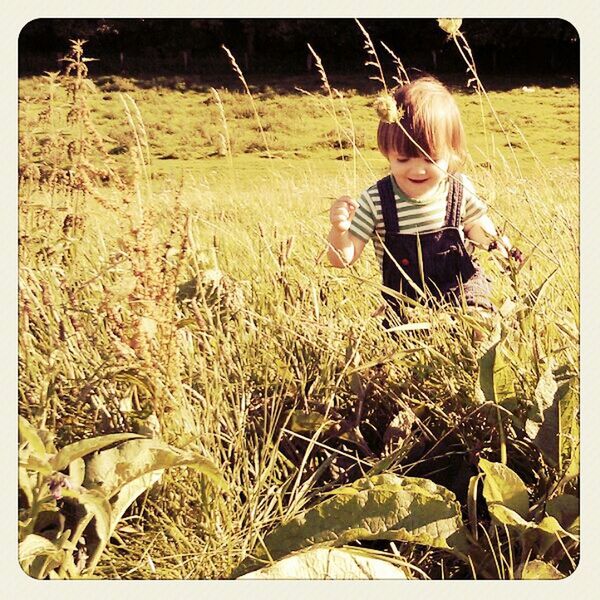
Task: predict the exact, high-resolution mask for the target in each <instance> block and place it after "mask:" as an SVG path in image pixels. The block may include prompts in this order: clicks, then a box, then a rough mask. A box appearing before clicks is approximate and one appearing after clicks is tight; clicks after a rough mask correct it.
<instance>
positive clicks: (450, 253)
mask: <svg viewBox="0 0 600 600" xmlns="http://www.w3.org/2000/svg"><path fill="white" fill-rule="evenodd" d="M448 187H449V189H448V197H447V201H446V217H445V219H444V226H443V227H442V228H440V229H436V230H434V231H428V232H425V233H420V234H408V233H399V227H398V212H397V210H396V201H395V199H394V190H393V188H392V181H391V176H388V177H384V178H383V179H381V180H379V181H378V182H377V189H378V191H379V197H380V198H381V208H382V212H383V221H384V223H385V231H386V234H385V239H384V244H385V248H384V254H383V285H384V286H385V287H387V288H391V289H392V290H395V291H399V292H401V293H402V294H404V295H405V296H408V297H409V298H412V299H421V298H423V296H421V294H419V293H418V292H417V291H416V290H415V289H414V287H413V286H412V285H411V284H410V282H409V281H408V279H407V277H406V276H408V277H409V278H410V279H411V280H412V282H413V284H415V285H416V286H418V288H419V289H420V290H422V291H424V292H425V297H424V298H425V301H428V300H429V301H431V298H434V299H436V300H438V301H440V300H441V301H443V302H444V301H445V302H450V303H452V304H455V305H459V304H461V303H462V301H463V300H462V299H463V297H464V301H465V303H466V304H467V306H477V307H480V308H483V309H486V310H493V306H492V304H491V303H490V300H489V296H490V293H491V285H490V281H489V279H488V278H487V277H486V276H485V274H484V272H483V270H482V269H481V267H480V266H479V265H478V264H477V263H476V262H475V261H474V260H473V259H472V258H471V256H470V255H469V253H468V252H467V250H466V248H465V245H464V242H463V240H462V238H461V236H460V232H459V226H460V209H461V204H462V199H463V185H462V183H460V182H459V181H456V180H455V179H454V178H450V180H449V186H448ZM390 254H391V256H390ZM396 263H397V264H398V265H399V266H400V268H401V269H402V271H404V273H402V271H401V270H400V269H399V268H398V266H397V265H396ZM383 296H384V298H385V299H386V301H387V302H388V304H389V305H390V306H391V307H392V308H393V309H394V311H395V312H396V313H398V314H399V313H400V310H399V301H398V299H396V298H394V297H392V296H391V295H390V294H386V293H385V292H384V293H383Z"/></svg>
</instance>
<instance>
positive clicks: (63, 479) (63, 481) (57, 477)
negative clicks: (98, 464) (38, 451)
mask: <svg viewBox="0 0 600 600" xmlns="http://www.w3.org/2000/svg"><path fill="white" fill-rule="evenodd" d="M71 487H73V486H72V485H71V482H70V481H69V478H68V477H67V476H66V475H63V474H62V473H54V475H52V476H51V477H50V478H49V479H48V488H49V489H50V494H52V497H53V498H54V499H55V500H60V499H61V498H62V489H63V488H67V489H71Z"/></svg>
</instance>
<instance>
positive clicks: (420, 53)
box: [19, 18, 579, 77]
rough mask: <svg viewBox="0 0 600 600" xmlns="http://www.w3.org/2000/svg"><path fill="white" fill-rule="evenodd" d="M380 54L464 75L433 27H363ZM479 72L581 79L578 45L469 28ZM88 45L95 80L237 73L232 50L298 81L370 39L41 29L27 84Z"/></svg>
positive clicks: (359, 50) (246, 63) (120, 27)
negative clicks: (317, 63)
mask: <svg viewBox="0 0 600 600" xmlns="http://www.w3.org/2000/svg"><path fill="white" fill-rule="evenodd" d="M361 24H362V25H363V27H364V28H365V29H366V30H367V31H368V33H369V35H370V36H371V38H372V40H373V41H374V42H375V43H376V45H377V47H378V52H379V51H380V57H381V58H382V61H386V60H387V61H388V62H390V63H391V62H392V58H391V57H390V56H389V55H388V54H387V53H386V51H385V50H384V49H383V47H382V46H381V45H380V44H379V43H380V42H383V43H385V44H386V45H387V46H388V47H389V48H390V49H391V50H392V51H393V52H394V53H395V54H396V55H397V56H399V57H400V58H401V60H402V61H403V63H404V64H405V65H410V66H412V67H415V68H422V69H426V70H427V69H434V70H436V71H447V72H452V71H458V70H464V63H463V62H462V60H461V58H460V56H458V53H457V52H456V49H455V48H454V45H453V44H451V43H449V42H448V36H447V34H445V33H444V32H443V31H442V30H441V29H440V28H439V27H438V24H437V21H436V20H435V19H432V18H420V19H391V18H379V19H361ZM461 30H462V31H463V33H464V35H465V36H466V38H467V40H468V41H469V44H470V46H471V48H472V49H473V52H474V54H475V57H476V62H477V64H478V66H479V69H480V71H484V72H491V73H494V74H498V75H506V74H512V73H515V72H535V73H553V74H556V73H563V74H568V75H571V76H573V77H576V76H577V74H578V71H579V36H578V34H577V31H576V29H575V28H574V27H573V25H571V24H570V23H569V22H568V21H565V20H562V19H546V18H545V19H540V18H519V19H515V18H513V19H505V18H502V19H500V18H498V19H464V20H463V24H462V27H461ZM75 38H79V39H86V40H88V45H87V48H86V51H87V53H88V54H89V55H90V56H93V57H95V58H98V59H99V60H100V63H99V64H98V65H95V67H94V70H95V71H96V72H105V73H108V72H127V73H131V74H134V73H136V72H146V73H147V72H154V73H159V72H169V73H184V74H185V73H188V74H197V73H200V74H201V73H212V74H214V73H219V72H226V71H229V70H230V66H229V64H228V59H227V57H226V56H225V54H224V52H223V50H222V48H221V46H222V45H223V44H224V45H226V46H227V47H228V48H229V49H230V50H231V51H232V52H233V54H234V55H235V56H236V57H237V59H238V62H239V63H240V66H241V67H242V68H243V69H244V70H245V71H247V72H257V73H260V72H264V73H273V72H281V73H289V74H297V73H302V72H306V71H307V70H310V69H311V68H314V62H313V58H312V55H311V53H310V52H309V51H308V44H310V45H311V47H312V48H314V50H315V51H316V52H317V53H318V55H319V56H320V57H321V58H322V60H323V63H324V65H325V66H326V68H327V70H333V71H350V70H354V69H357V68H359V67H361V66H363V65H364V62H365V60H366V51H365V50H364V48H363V46H364V38H363V34H362V33H361V31H360V28H359V27H358V25H357V23H356V22H355V20H354V19H349V18H343V19H342V18H310V19H264V18H261V19H171V18H163V19H156V18H153V19H36V20H34V21H31V22H29V23H28V24H26V25H25V27H24V28H23V29H22V31H21V32H20V35H19V67H20V72H21V73H22V74H25V73H31V72H35V71H36V70H38V69H44V68H52V66H48V65H50V63H52V62H55V61H56V60H57V58H58V57H60V55H61V54H64V53H65V52H66V50H67V48H68V46H69V39H75Z"/></svg>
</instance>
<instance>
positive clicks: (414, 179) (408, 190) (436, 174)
mask: <svg viewBox="0 0 600 600" xmlns="http://www.w3.org/2000/svg"><path fill="white" fill-rule="evenodd" d="M432 158H435V159H436V160H435V162H431V161H430V160H429V159H427V158H425V157H424V156H418V157H410V158H409V157H407V156H403V155H401V154H398V153H397V152H395V151H392V152H390V154H388V160H389V161H390V171H391V172H392V175H393V176H394V179H395V180H396V183H397V184H398V187H399V188H400V189H401V190H402V191H403V192H404V193H405V194H406V195H407V196H408V197H409V198H415V199H417V198H422V197H423V196H425V195H426V194H427V193H428V192H430V191H431V190H433V189H435V188H436V187H437V186H438V184H439V183H440V182H441V181H442V180H443V179H445V178H446V176H447V174H448V162H449V157H441V158H439V157H435V156H434V157H432Z"/></svg>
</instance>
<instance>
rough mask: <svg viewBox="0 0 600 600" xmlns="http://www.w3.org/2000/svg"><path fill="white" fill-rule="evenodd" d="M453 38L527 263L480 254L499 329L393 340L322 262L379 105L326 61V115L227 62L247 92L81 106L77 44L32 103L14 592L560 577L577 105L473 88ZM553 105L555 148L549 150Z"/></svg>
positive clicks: (417, 318)
mask: <svg viewBox="0 0 600 600" xmlns="http://www.w3.org/2000/svg"><path fill="white" fill-rule="evenodd" d="M359 26H360V24H359ZM441 26H443V27H445V28H447V32H448V34H449V35H450V36H451V38H452V40H453V41H454V42H455V44H456V48H457V51H458V52H460V53H461V55H462V56H463V58H464V59H465V61H466V64H467V68H468V73H469V78H470V79H469V84H468V87H467V89H466V90H465V91H464V92H463V93H462V94H461V93H460V92H458V96H459V102H460V103H461V105H462V108H463V112H464V114H465V122H466V124H467V130H468V134H469V139H470V140H471V156H470V164H469V170H470V175H471V176H472V178H473V179H474V180H475V182H476V184H477V186H478V189H479V190H480V192H481V195H482V197H483V198H485V199H486V201H487V202H488V203H489V205H490V208H491V209H492V210H493V211H494V212H495V213H496V214H495V220H496V221H497V222H498V223H500V224H501V225H502V227H503V228H504V229H505V230H506V232H507V233H508V234H509V235H510V237H511V238H512V239H513V240H514V241H515V242H516V243H517V245H518V246H519V247H520V248H521V249H522V250H523V251H524V253H525V256H526V261H525V263H524V265H523V266H522V267H517V266H515V264H514V263H512V262H505V261H500V259H496V258H494V257H492V256H491V255H487V254H485V255H481V257H480V260H481V261H482V262H483V263H484V264H485V266H486V269H487V270H488V271H489V272H490V273H492V276H493V278H494V282H495V291H494V294H495V295H494V302H495V304H496V306H497V308H498V311H499V314H500V315H501V322H500V323H499V324H498V326H497V327H496V328H495V329H493V330H489V329H488V325H487V324H486V323H484V322H480V321H478V320H477V318H476V317H473V316H469V315H465V314H464V313H463V312H462V311H460V310H451V309H448V310H446V311H436V310H433V309H431V308H430V307H425V306H420V305H415V306H411V307H410V308H409V309H408V310H410V311H411V317H412V319H411V322H410V324H409V325H405V326H404V327H402V328H400V330H399V331H398V332H397V337H396V338H395V339H392V338H391V337H390V336H389V335H387V334H386V333H385V332H384V331H383V328H382V327H381V319H382V310H381V308H382V306H381V305H382V300H381V294H380V292H381V290H380V284H379V279H378V275H377V269H376V266H375V261H374V258H373V259H372V260H367V261H365V262H364V264H362V265H360V266H355V267H352V268H349V269H346V270H343V271H339V270H333V269H331V268H329V267H328V266H327V264H326V260H324V254H325V251H326V241H325V235H326V228H327V217H326V213H327V208H328V206H329V204H330V202H331V198H333V197H335V196H337V195H339V194H340V193H342V192H344V191H347V192H350V193H356V192H357V191H359V190H360V189H362V188H363V187H364V184H365V183H366V182H367V181H370V180H372V178H373V174H378V173H382V172H383V170H384V167H385V165H384V161H383V160H382V159H381V158H380V157H378V155H377V152H376V149H375V141H374V139H372V138H374V135H373V136H372V135H371V133H370V132H372V131H374V130H375V128H374V125H373V124H374V123H375V120H376V118H377V117H376V115H375V112H374V110H373V109H372V105H373V101H374V97H365V96H361V95H360V94H358V93H356V92H353V91H352V90H347V91H340V90H338V89H336V88H335V87H334V86H333V85H332V84H331V82H330V81H329V80H328V78H327V74H326V71H325V67H324V66H323V63H322V62H321V59H320V58H319V57H318V55H317V54H316V53H315V52H314V50H312V49H311V52H313V53H314V56H315V60H316V62H317V64H318V67H319V71H320V73H321V82H322V87H321V89H320V91H318V92H314V91H309V90H305V89H298V90H296V93H295V94H291V95H287V96H283V95H279V94H277V93H276V92H274V91H273V90H268V89H262V90H256V88H253V86H251V85H249V84H248V83H247V82H246V81H245V79H244V75H243V73H242V71H241V69H240V68H239V66H238V65H237V63H236V59H235V57H234V56H233V55H232V54H231V53H230V52H229V50H227V49H225V51H226V52H227V53H228V55H229V56H230V59H231V61H232V67H233V69H234V71H235V72H236V73H237V75H238V76H239V78H240V80H241V81H242V83H243V86H242V88H243V89H242V91H241V92H235V91H234V92H232V91H229V90H224V89H219V90H217V89H210V90H205V91H201V90H196V91H193V90H189V89H188V86H187V84H186V83H185V82H179V83H181V84H182V85H181V86H179V89H178V87H177V86H175V89H166V88H165V87H164V86H161V84H160V82H155V85H153V86H152V87H147V88H145V89H144V88H142V87H138V86H137V85H136V82H134V81H130V80H118V78H111V79H110V81H109V80H106V79H105V80H103V81H96V82H95V83H94V82H92V79H91V78H90V76H89V73H88V67H87V65H88V63H89V60H90V59H87V58H86V57H85V56H84V52H83V50H84V42H83V41H81V40H75V41H74V42H73V46H72V49H71V52H70V53H69V54H68V55H67V57H66V58H65V66H66V67H65V69H64V70H63V72H56V73H47V74H46V76H45V77H43V78H34V79H32V80H24V81H22V82H21V86H20V144H19V152H20V156H19V178H20V199H19V201H20V203H19V210H20V219H19V263H20V268H19V309H20V310H19V414H20V421H19V560H20V563H21V565H22V568H23V569H24V570H25V572H27V573H28V574H30V575H31V576H33V577H37V578H81V577H83V578H90V577H97V578H122V579H129V578H134V579H138V578H140V579H152V578H156V579H194V578H196V579H223V578H233V577H245V578H249V577H266V578H268V577H275V578H284V577H297V578H307V577H314V578H330V577H365V576H370V577H373V578H376V577H385V578H390V577H401V578H410V579H413V578H414V579H429V578H445V579H453V578H456V579H472V578H477V579H498V578H502V579H517V578H524V579H525V578H530V579H555V578H562V577H565V576H568V575H569V574H571V573H572V572H573V571H574V569H575V568H576V566H577V563H578V559H579V425H578V423H579V288H578V280H579V277H578V273H579V233H578V222H579V205H578V170H577V165H576V164H575V165H574V163H573V159H574V158H575V159H576V152H577V148H576V145H577V141H576V133H574V132H573V130H574V129H575V128H576V123H577V90H576V89H574V88H567V89H552V90H541V89H538V90H537V91H535V90H534V92H533V93H530V92H529V91H526V90H515V91H513V92H506V93H492V92H487V91H486V90H485V88H484V87H483V84H482V83H481V81H480V80H479V78H478V76H477V71H476V66H475V63H474V61H473V57H472V56H471V53H470V50H469V47H468V43H467V41H466V40H465V39H464V37H463V36H462V34H461V33H460V23H458V24H457V23H456V22H450V23H446V22H443V23H441ZM363 33H364V35H365V40H366V52H367V57H368V60H369V63H370V64H373V65H374V66H375V67H376V66H377V64H378V60H377V49H376V46H375V44H373V42H372V41H371V40H370V38H369V36H368V33H367V32H366V31H364V30H363ZM386 50H388V51H390V50H389V49H388V48H387V47H386ZM397 65H398V72H397V74H396V75H397V77H398V78H402V77H404V76H405V75H406V71H404V68H403V66H402V63H401V62H400V60H399V59H397ZM374 72H375V80H376V81H377V82H379V83H381V84H382V85H383V86H385V78H384V74H383V72H382V71H381V70H377V69H376V68H375V71H374ZM530 102H531V103H533V104H534V105H535V106H536V111H538V112H539V113H540V114H537V113H536V120H537V124H536V123H532V122H531V121H530V120H529V121H528V119H529V116H528V112H530V110H529V109H528V106H529V105H530V104H529V103H530ZM516 104H518V105H519V106H518V107H517V106H516ZM500 106H502V108H499V107H500ZM523 107H525V108H523ZM540 107H549V112H551V114H552V116H551V117H550V116H549V117H548V122H549V123H550V122H551V119H552V120H553V121H552V122H554V123H555V124H558V123H563V125H564V124H566V128H570V129H571V131H570V133H568V134H567V133H565V134H564V135H563V134H562V133H561V132H560V131H559V132H558V133H557V131H556V129H557V128H556V127H555V128H554V129H552V130H550V129H548V131H546V130H544V132H543V133H541V134H540V132H539V131H538V129H539V123H540V122H541V121H542V115H541V113H542V109H541V108H540ZM182 115H183V116H182ZM148 116H149V117H150V118H148ZM183 119H185V120H183ZM529 131H531V135H529ZM553 135H554V136H557V137H558V138H560V139H562V140H563V141H564V146H565V147H564V148H561V147H560V146H557V145H556V144H553V143H552V142H551V141H548V138H544V136H553ZM570 135H573V136H575V137H574V138H570V137H569V136H570ZM570 140H572V143H571V142H570ZM550 147H551V148H552V150H551V151H552V152H553V153H555V154H554V156H552V155H551V154H550V153H549V152H546V150H547V148H550ZM557 148H558V150H557ZM573 154H575V156H573ZM474 328H475V329H481V330H482V331H485V332H486V334H487V335H488V343H487V344H486V345H485V346H484V347H483V348H480V349H477V348H473V347H472V345H471V344H470V342H469V340H470V339H471V336H472V332H473V329H474Z"/></svg>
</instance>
